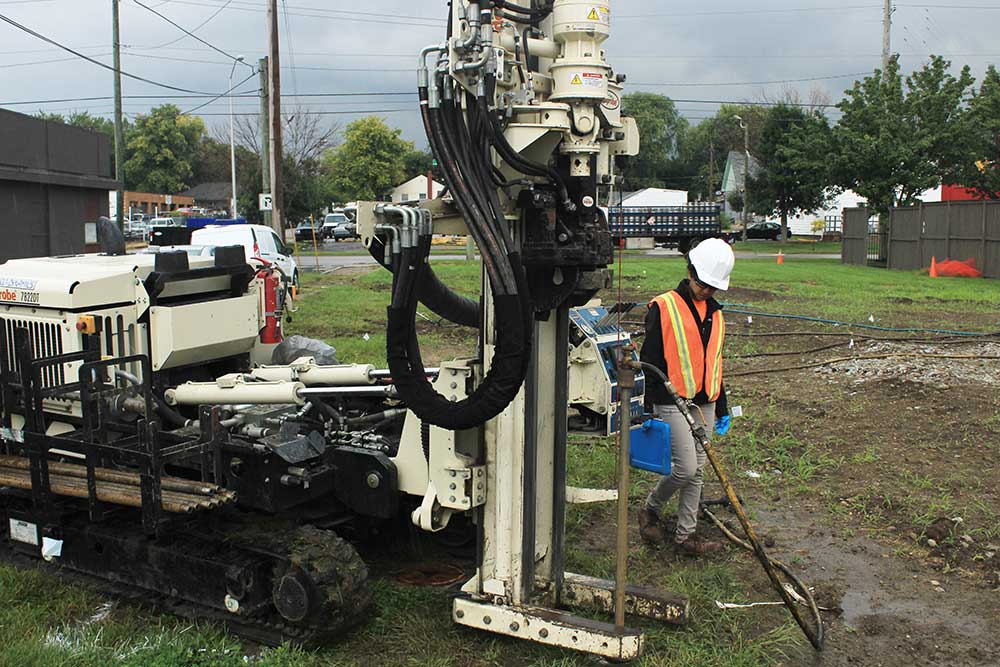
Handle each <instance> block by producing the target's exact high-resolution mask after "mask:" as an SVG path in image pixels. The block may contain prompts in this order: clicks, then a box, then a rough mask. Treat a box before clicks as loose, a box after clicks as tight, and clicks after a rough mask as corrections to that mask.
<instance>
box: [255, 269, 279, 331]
mask: <svg viewBox="0 0 1000 667" xmlns="http://www.w3.org/2000/svg"><path fill="white" fill-rule="evenodd" d="M257 277H258V278H259V279H261V281H262V282H263V283H264V328H263V329H261V330H260V342H261V343H265V344H270V343H280V342H281V341H282V339H283V338H284V337H283V336H282V333H281V311H282V301H283V299H282V296H283V290H282V286H281V276H279V275H278V272H277V271H275V270H274V269H273V268H271V267H264V268H263V269H261V270H260V271H258V272H257Z"/></svg>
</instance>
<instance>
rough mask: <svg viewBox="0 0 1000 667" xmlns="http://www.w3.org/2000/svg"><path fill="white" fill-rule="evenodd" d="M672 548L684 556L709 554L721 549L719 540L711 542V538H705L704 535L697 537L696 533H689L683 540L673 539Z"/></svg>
mask: <svg viewBox="0 0 1000 667" xmlns="http://www.w3.org/2000/svg"><path fill="white" fill-rule="evenodd" d="M674 548H675V549H676V550H677V552H678V553H681V554H684V555H685V556H693V557H698V556H708V555H710V554H714V553H718V552H719V551H722V544H721V543H719V542H713V541H712V540H708V539H705V538H704V537H699V536H697V535H691V536H690V537H688V538H687V539H685V540H684V541H683V542H678V541H676V540H675V541H674Z"/></svg>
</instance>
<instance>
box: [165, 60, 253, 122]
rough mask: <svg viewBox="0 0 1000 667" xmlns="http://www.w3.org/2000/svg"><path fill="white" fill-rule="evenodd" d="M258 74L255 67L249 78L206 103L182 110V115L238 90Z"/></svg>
mask: <svg viewBox="0 0 1000 667" xmlns="http://www.w3.org/2000/svg"><path fill="white" fill-rule="evenodd" d="M257 74H258V72H257V70H256V69H255V68H254V69H253V71H252V72H250V76H248V77H247V78H245V79H243V80H242V81H240V82H239V83H237V84H236V85H235V86H233V87H232V88H230V89H229V90H227V91H225V92H222V93H219V94H218V95H216V96H215V97H213V98H212V99H210V100H209V101H207V102H205V103H203V104H199V105H198V106H196V107H194V108H193V109H188V110H187V111H182V112H181V115H182V116H187V115H189V114H192V113H194V112H195V111H197V110H198V109H203V108H205V107H207V106H208V105H209V104H211V103H212V102H214V101H216V100H218V99H220V98H222V97H225V96H226V95H228V94H229V93H231V92H233V91H234V90H236V89H237V88H239V87H240V86H242V85H243V84H244V83H246V82H247V81H249V80H250V79H252V78H254V77H255V76H257ZM259 92H260V91H258V93H259Z"/></svg>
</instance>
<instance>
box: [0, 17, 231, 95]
mask: <svg viewBox="0 0 1000 667" xmlns="http://www.w3.org/2000/svg"><path fill="white" fill-rule="evenodd" d="M0 21H4V22H5V23H9V24H10V25H12V26H14V27H15V28H17V29H18V30H21V31H23V32H26V33H28V34H29V35H31V36H32V37H37V38H38V39H40V40H42V41H43V42H48V43H49V44H52V45H53V46H58V47H59V48H60V49H62V50H63V51H67V52H69V53H72V54H73V55H74V56H76V57H78V58H83V59H84V60H86V61H88V62H91V63H93V64H95V65H97V66H98V67H103V68H104V69H106V70H109V71H111V72H115V71H118V72H120V73H121V75H122V76H126V77H128V78H130V79H134V80H136V81H142V82H143V83H148V84H151V85H154V86H157V87H159V88H166V89H167V90H176V91H178V92H182V93H194V94H196V95H213V94H214V93H203V92H202V91H199V90H189V89H187V88H180V87H178V86H171V85H169V84H166V83H160V82H159V81H153V80H152V79H147V78H145V77H141V76H137V75H135V74H130V73H128V72H126V71H124V70H116V69H115V68H114V67H112V66H111V65H107V64H105V63H102V62H101V61H100V60H94V59H93V58H91V57H90V56H87V55H84V54H82V53H80V52H79V51H75V50H73V49H71V48H69V47H68V46H64V45H63V44H60V43H59V42H57V41H55V40H54V39H51V38H49V37H46V36H45V35H43V34H41V33H39V32H36V31H34V30H32V29H31V28H29V27H27V26H24V25H21V24H20V23H18V22H17V21H15V20H14V19H12V18H10V17H9V16H4V15H3V14H0Z"/></svg>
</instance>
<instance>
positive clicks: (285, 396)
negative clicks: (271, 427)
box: [164, 381, 305, 405]
mask: <svg viewBox="0 0 1000 667" xmlns="http://www.w3.org/2000/svg"><path fill="white" fill-rule="evenodd" d="M303 389H305V385H304V384H302V383H301V382H243V381H236V382H233V383H232V384H220V383H219V382H185V383H184V384H182V385H180V386H178V387H174V388H172V389H167V390H166V392H164V397H165V398H166V401H167V403H169V404H170V405H228V404H230V403H253V404H257V405H282V404H288V403H295V404H297V405H302V404H303V403H304V402H305V399H304V398H302V395H301V394H300V391H301V390H303Z"/></svg>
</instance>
